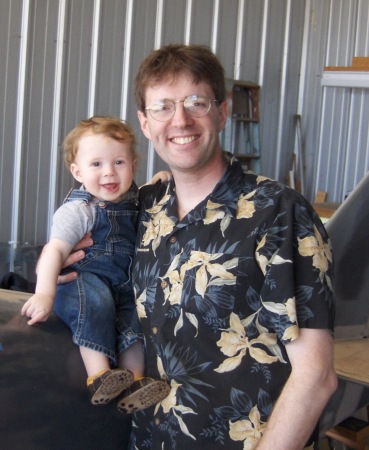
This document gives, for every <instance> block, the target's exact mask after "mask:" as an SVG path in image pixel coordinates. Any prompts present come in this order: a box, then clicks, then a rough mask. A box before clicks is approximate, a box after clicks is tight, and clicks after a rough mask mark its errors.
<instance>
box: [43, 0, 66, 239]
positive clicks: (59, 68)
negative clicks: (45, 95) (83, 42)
mask: <svg viewBox="0 0 369 450" xmlns="http://www.w3.org/2000/svg"><path fill="white" fill-rule="evenodd" d="M65 11H66V0H59V13H58V29H57V38H56V55H55V78H54V100H53V117H52V129H51V158H50V178H49V197H48V209H47V211H48V220H47V222H48V230H50V228H51V222H52V216H53V212H54V211H55V208H56V205H55V203H56V192H57V187H56V182H55V180H56V179H57V173H58V159H59V158H58V156H59V128H60V109H61V107H60V103H61V90H62V74H63V54H64V32H65Z"/></svg>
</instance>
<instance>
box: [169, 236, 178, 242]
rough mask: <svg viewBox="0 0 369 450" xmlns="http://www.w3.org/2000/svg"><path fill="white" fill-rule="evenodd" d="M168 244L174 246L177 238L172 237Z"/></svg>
mask: <svg viewBox="0 0 369 450" xmlns="http://www.w3.org/2000/svg"><path fill="white" fill-rule="evenodd" d="M169 242H170V243H171V244H175V243H176V242H177V238H176V237H175V236H172V237H171V238H170V239H169Z"/></svg>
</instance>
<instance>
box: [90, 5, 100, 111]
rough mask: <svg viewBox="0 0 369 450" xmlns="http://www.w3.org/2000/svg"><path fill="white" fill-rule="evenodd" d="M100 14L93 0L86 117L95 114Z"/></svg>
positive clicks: (98, 6)
mask: <svg viewBox="0 0 369 450" xmlns="http://www.w3.org/2000/svg"><path fill="white" fill-rule="evenodd" d="M100 14H101V4H100V0H94V12H93V19H92V43H91V67H90V86H89V95H88V117H91V116H93V115H94V113H95V99H96V77H97V54H98V49H99V32H100Z"/></svg>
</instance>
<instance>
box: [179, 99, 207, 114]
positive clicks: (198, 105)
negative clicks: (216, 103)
mask: <svg viewBox="0 0 369 450" xmlns="http://www.w3.org/2000/svg"><path fill="white" fill-rule="evenodd" d="M210 105H211V101H210V100H209V99H208V98H205V97H198V96H197V95H191V96H190V97H187V98H186V99H185V101H184V102H183V106H184V108H185V109H186V111H187V113H188V114H189V115H190V116H192V117H202V116H205V114H207V113H208V111H209V109H210Z"/></svg>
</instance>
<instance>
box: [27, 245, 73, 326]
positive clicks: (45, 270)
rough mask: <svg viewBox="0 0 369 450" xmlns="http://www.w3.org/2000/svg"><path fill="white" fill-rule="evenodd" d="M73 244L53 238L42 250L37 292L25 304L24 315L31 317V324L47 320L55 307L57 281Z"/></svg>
mask: <svg viewBox="0 0 369 450" xmlns="http://www.w3.org/2000/svg"><path fill="white" fill-rule="evenodd" d="M71 250H72V246H71V245H70V244H68V243H66V242H64V241H62V240H60V239H51V240H50V242H49V243H48V244H47V245H46V246H45V248H44V249H43V251H42V254H41V257H40V260H39V262H38V265H37V284H36V292H35V294H34V295H32V297H31V298H29V299H28V300H27V302H26V303H25V304H24V305H23V308H22V311H21V313H22V315H25V316H27V317H30V318H31V320H29V321H28V324H29V325H33V324H35V323H36V322H45V321H46V320H47V319H48V318H49V316H50V314H51V312H52V310H53V307H54V297H55V293H56V283H57V279H58V275H59V272H60V269H61V267H62V265H63V262H64V260H65V258H66V257H67V256H68V255H69V253H70V252H71Z"/></svg>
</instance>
